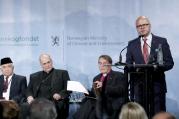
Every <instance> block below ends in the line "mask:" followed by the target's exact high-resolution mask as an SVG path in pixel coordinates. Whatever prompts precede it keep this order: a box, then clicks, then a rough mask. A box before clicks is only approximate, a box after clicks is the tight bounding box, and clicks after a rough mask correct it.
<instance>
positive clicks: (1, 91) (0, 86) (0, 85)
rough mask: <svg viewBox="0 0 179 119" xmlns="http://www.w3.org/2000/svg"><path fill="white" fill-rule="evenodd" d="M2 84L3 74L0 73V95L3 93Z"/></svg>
mask: <svg viewBox="0 0 179 119" xmlns="http://www.w3.org/2000/svg"><path fill="white" fill-rule="evenodd" d="M3 84H4V77H3V75H1V76H0V95H1V96H2V93H3ZM1 96H0V97H1Z"/></svg>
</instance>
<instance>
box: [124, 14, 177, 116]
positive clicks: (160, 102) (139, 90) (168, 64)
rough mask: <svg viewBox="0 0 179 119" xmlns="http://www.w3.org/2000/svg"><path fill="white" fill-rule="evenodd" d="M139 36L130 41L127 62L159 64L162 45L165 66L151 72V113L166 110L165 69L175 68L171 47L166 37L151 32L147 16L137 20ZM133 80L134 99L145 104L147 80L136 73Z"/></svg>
mask: <svg viewBox="0 0 179 119" xmlns="http://www.w3.org/2000/svg"><path fill="white" fill-rule="evenodd" d="M135 25H136V29H137V32H138V37H137V38H135V39H134V40H132V41H129V43H128V47H127V54H126V63H127V64H153V63H154V64H155V63H156V64H157V63H159V62H158V59H159V57H158V56H157V55H158V48H159V46H161V48H162V52H163V58H162V57H161V59H162V60H163V62H162V63H163V66H162V67H157V68H155V69H154V70H153V71H151V72H150V74H151V76H150V77H151V80H152V81H153V82H152V85H150V89H151V92H150V93H151V94H152V96H149V98H150V101H151V102H152V103H151V104H152V106H151V105H150V106H151V107H150V108H151V109H150V110H151V111H153V112H150V113H151V115H154V114H155V113H157V112H160V111H166V105H165V102H166V92H167V88H166V81H165V74H164V72H165V71H168V70H170V69H172V68H173V65H174V62H173V58H172V55H171V52H170V47H169V44H168V42H167V39H166V38H163V37H159V36H156V35H154V34H153V33H151V23H150V21H149V19H148V18H147V17H145V16H139V17H138V18H137V19H136V22H135ZM157 57H158V58H157ZM132 79H133V80H132V81H131V82H132V83H131V84H132V85H131V87H132V90H131V91H132V96H131V97H132V99H131V100H134V101H136V102H138V103H140V104H141V105H142V106H144V105H145V102H144V101H143V99H144V98H145V93H146V92H144V91H143V90H144V88H145V87H144V85H145V80H144V77H141V75H135V76H133V78H132Z"/></svg>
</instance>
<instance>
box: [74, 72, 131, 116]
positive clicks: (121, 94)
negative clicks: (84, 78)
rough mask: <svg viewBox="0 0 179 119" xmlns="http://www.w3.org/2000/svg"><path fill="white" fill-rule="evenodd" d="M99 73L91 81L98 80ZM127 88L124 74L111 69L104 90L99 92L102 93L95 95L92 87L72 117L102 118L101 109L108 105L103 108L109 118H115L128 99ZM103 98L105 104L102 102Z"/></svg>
mask: <svg viewBox="0 0 179 119" xmlns="http://www.w3.org/2000/svg"><path fill="white" fill-rule="evenodd" d="M101 75H102V74H98V75H97V76H96V77H95V78H94V79H93V82H95V81H97V80H98V81H99V80H100V78H101ZM127 89H128V86H127V81H126V80H125V78H124V74H123V73H121V72H116V71H111V72H110V74H109V76H108V80H107V82H106V87H105V92H101V94H102V93H103V95H100V96H99V97H96V95H95V92H94V90H93V88H92V90H91V92H90V95H89V96H90V97H89V98H88V97H87V98H85V99H84V100H83V102H82V104H81V107H80V108H79V110H77V112H76V113H75V115H74V119H102V117H101V116H102V114H104V112H103V109H104V108H106V107H105V106H104V105H110V106H108V109H105V111H106V112H107V113H108V116H109V117H110V119H117V118H118V115H119V111H120V109H121V106H122V105H123V104H124V103H126V102H127V101H128V90H127ZM91 97H95V98H96V99H95V98H91ZM104 100H105V102H106V103H107V104H104V103H103V102H104ZM103 116H104V115H103Z"/></svg>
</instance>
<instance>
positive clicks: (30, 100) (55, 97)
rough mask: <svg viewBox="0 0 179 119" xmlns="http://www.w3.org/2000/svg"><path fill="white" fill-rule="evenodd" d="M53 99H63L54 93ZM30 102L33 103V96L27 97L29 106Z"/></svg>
mask: <svg viewBox="0 0 179 119" xmlns="http://www.w3.org/2000/svg"><path fill="white" fill-rule="evenodd" d="M53 99H54V100H60V99H63V97H62V96H61V95H60V94H58V93H55V94H54V95H53ZM32 101H34V97H33V96H29V97H27V102H28V103H29V104H31V103H32Z"/></svg>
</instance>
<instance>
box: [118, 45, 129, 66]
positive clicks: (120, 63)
mask: <svg viewBox="0 0 179 119" xmlns="http://www.w3.org/2000/svg"><path fill="white" fill-rule="evenodd" d="M127 47H128V46H126V47H124V48H123V49H122V50H121V51H120V54H119V62H117V63H115V65H126V63H123V62H122V52H123V51H124V50H125V49H126V48H127Z"/></svg>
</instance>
